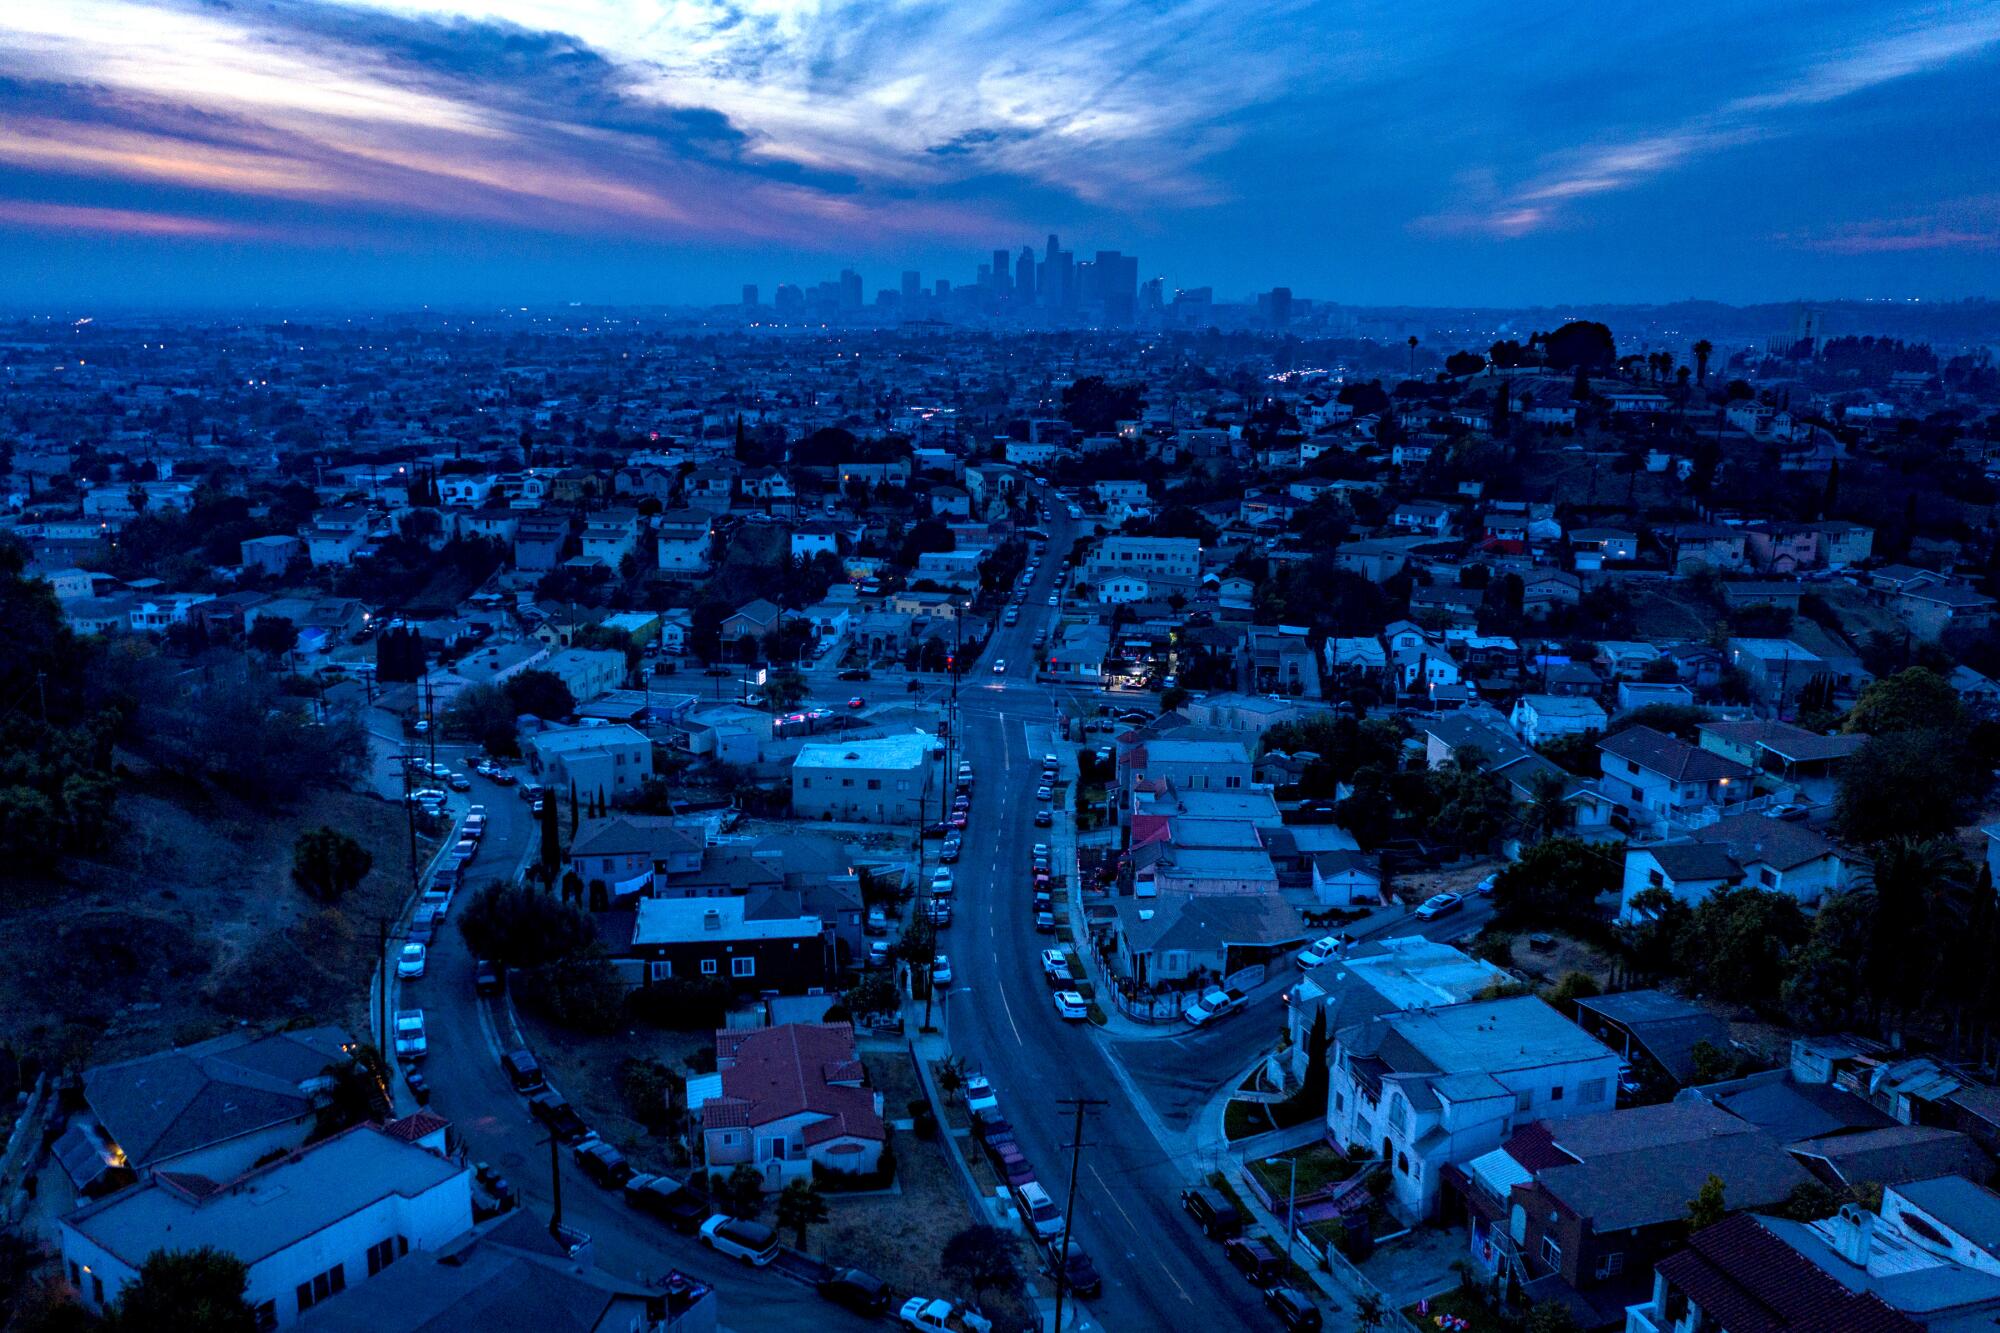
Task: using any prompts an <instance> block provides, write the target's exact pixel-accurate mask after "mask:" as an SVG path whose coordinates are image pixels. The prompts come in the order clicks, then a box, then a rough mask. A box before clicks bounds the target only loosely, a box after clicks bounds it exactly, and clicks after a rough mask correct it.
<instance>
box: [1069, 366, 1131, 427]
mask: <svg viewBox="0 0 2000 1333" xmlns="http://www.w3.org/2000/svg"><path fill="white" fill-rule="evenodd" d="M1143 392H1144V386H1143V385H1140V384H1113V383H1111V382H1109V381H1108V380H1106V379H1105V378H1104V377H1103V376H1102V375H1085V376H1082V377H1081V378H1079V379H1076V380H1074V381H1072V382H1071V383H1070V384H1069V385H1068V386H1067V387H1066V388H1064V389H1063V392H1062V416H1063V420H1065V421H1067V422H1069V424H1070V425H1072V426H1074V427H1076V429H1077V430H1079V431H1080V432H1082V433H1083V434H1085V435H1109V434H1110V433H1112V432H1113V431H1115V430H1116V429H1117V428H1118V423H1119V422H1121V421H1126V420H1129V419H1130V418H1132V417H1136V416H1138V415H1139V409H1140V408H1142V407H1144V406H1145V405H1146V404H1145V400H1144V398H1143V397H1142V396H1141V395H1142V394H1143Z"/></svg>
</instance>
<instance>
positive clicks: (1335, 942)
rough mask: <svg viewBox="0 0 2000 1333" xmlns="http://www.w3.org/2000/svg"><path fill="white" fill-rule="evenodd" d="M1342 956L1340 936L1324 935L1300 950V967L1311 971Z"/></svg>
mask: <svg viewBox="0 0 2000 1333" xmlns="http://www.w3.org/2000/svg"><path fill="white" fill-rule="evenodd" d="M1339 956H1340V936H1338V935H1322V936H1320V937H1319V938H1318V939H1316V940H1314V941H1313V942H1312V943H1311V944H1308V945H1307V946H1306V947H1305V948H1303V949H1301V950H1299V966H1300V967H1303V968H1306V969H1307V970H1311V969H1312V968H1315V967H1318V966H1319V965H1320V964H1321V963H1324V962H1326V961H1327V960H1328V959H1329V958H1338V957H1339Z"/></svg>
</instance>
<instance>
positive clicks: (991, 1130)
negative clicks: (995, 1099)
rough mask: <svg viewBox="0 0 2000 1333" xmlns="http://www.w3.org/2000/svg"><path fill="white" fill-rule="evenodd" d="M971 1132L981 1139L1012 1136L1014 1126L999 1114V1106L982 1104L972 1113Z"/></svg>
mask: <svg viewBox="0 0 2000 1333" xmlns="http://www.w3.org/2000/svg"><path fill="white" fill-rule="evenodd" d="M972 1132H973V1134H974V1135H975V1136H977V1137H979V1138H982V1139H992V1138H999V1137H1001V1136H1005V1137H1007V1138H1012V1137H1013V1136H1014V1127H1013V1126H1012V1125H1011V1124H1009V1123H1008V1122H1007V1117H1006V1116H1004V1115H1002V1114H1000V1108H999V1107H997V1106H982V1107H980V1108H979V1109H978V1110H977V1111H975V1112H973V1113H972Z"/></svg>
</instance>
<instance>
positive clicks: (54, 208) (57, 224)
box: [0, 199, 255, 240]
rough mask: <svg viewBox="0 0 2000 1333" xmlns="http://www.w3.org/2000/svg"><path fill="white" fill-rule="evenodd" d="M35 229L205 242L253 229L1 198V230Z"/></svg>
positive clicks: (212, 221) (130, 211)
mask: <svg viewBox="0 0 2000 1333" xmlns="http://www.w3.org/2000/svg"><path fill="white" fill-rule="evenodd" d="M10 226H11V227H32V228H35V229H36V230H52V231H72V232H74V231H86V232H112V233H116V234H118V235H123V236H183V237H199V238H201V239H204V240H210V239H218V238H225V237H228V238H243V237H247V236H251V235H254V234H255V231H254V229H252V228H249V227H245V226H243V225H241V224H239V223H233V222H218V221H216V220H215V219H214V218H190V217H175V216H174V215H172V214H170V213H147V212H141V211H139V210H137V209H130V208H89V207H84V206H81V205H76V204H45V203H37V202H33V201H30V200H24V199H0V227H10Z"/></svg>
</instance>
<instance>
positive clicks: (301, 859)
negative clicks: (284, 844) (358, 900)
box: [292, 826, 375, 903]
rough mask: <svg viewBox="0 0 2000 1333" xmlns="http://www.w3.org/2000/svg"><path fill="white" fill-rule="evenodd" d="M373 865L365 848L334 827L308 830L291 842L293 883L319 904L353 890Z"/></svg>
mask: <svg viewBox="0 0 2000 1333" xmlns="http://www.w3.org/2000/svg"><path fill="white" fill-rule="evenodd" d="M374 864H375V858H374V857H373V856H371V855H370V854H369V853H368V850H367V849H366V848H364V847H363V846H362V845H361V844H360V843H358V842H356V841H355V840H354V839H352V838H350V837H348V836H347V835H346V834H345V833H342V832H340V831H339V830H338V829H333V828H327V827H324V826H322V827H320V828H316V829H312V830H310V831H308V832H305V833H301V834H300V835H299V836H298V840H297V841H296V842H294V843H293V844H292V880H293V882H294V883H296V884H297V885H298V886H299V887H300V888H302V889H304V890H305V891H306V892H307V893H308V894H309V895H311V896H312V897H313V898H316V899H318V900H319V901H320V902H323V903H335V902H339V901H340V900H341V899H342V898H345V897H346V896H347V895H348V894H349V893H351V892H353V891H354V890H355V889H356V888H358V887H359V886H360V884H361V881H362V880H364V879H366V878H367V877H368V871H369V870H370V869H371V868H372V867H373V866H374Z"/></svg>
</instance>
